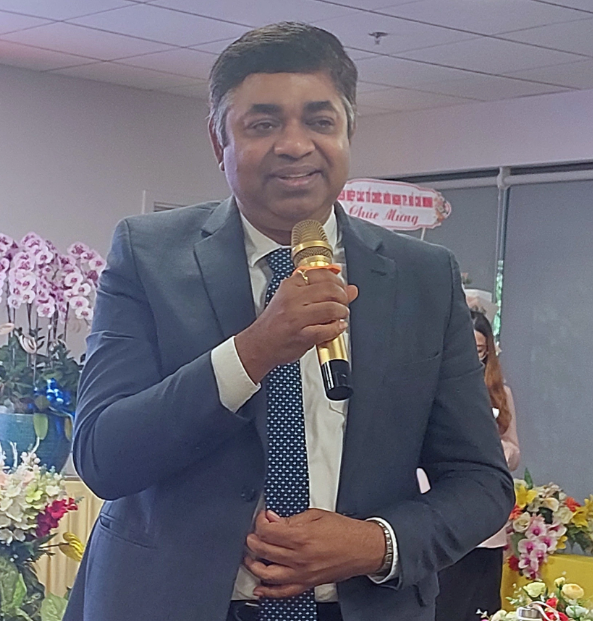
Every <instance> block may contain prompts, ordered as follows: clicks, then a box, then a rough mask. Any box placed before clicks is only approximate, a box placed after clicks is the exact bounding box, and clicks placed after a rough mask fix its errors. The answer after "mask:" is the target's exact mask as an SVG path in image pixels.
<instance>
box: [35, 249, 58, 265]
mask: <svg viewBox="0 0 593 621" xmlns="http://www.w3.org/2000/svg"><path fill="white" fill-rule="evenodd" d="M53 258H54V255H53V254H52V253H51V252H50V251H49V248H48V247H47V246H45V247H39V248H38V249H37V250H36V252H35V262H36V263H37V265H47V264H48V263H51V261H52V259H53Z"/></svg>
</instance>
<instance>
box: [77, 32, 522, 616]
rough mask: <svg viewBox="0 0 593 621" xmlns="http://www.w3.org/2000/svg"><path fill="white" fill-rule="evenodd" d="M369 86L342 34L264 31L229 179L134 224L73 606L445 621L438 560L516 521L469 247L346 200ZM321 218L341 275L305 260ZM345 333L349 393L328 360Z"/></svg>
mask: <svg viewBox="0 0 593 621" xmlns="http://www.w3.org/2000/svg"><path fill="white" fill-rule="evenodd" d="M355 89H356V69H355V67H354V65H353V63H352V61H351V60H350V59H349V58H348V56H347V55H346V54H345V52H344V50H343V48H342V46H341V44H340V43H339V41H338V40H337V39H336V38H335V37H333V35H330V34H329V33H327V32H325V31H323V30H320V29H318V28H314V27H310V26H305V25H302V24H279V25H274V26H268V27H265V28H262V29H258V30H255V31H252V32H250V33H247V34H246V35H244V36H243V37H242V38H241V39H239V40H238V41H237V42H235V43H234V44H232V45H231V46H229V48H227V50H225V52H223V54H222V55H221V56H220V58H219V59H218V61H217V62H216V64H215V66H214V68H213V71H212V74H211V106H212V113H211V118H210V129H211V136H212V142H213V146H214V151H215V154H216V157H217V159H218V162H219V164H220V168H221V170H224V171H225V174H226V177H227V180H228V182H229V185H230V186H231V189H232V192H233V196H232V198H230V199H228V200H226V201H223V202H222V203H208V204H204V205H198V206H195V207H189V208H186V209H180V210H175V211H172V212H169V213H158V214H153V215H150V216H140V217H132V218H128V219H126V220H124V221H123V222H121V223H120V224H119V225H118V228H117V230H116V233H115V237H114V242H113V247H112V251H111V254H110V257H109V264H108V268H107V269H106V270H105V272H104V274H103V276H102V280H101V286H100V291H99V296H98V300H97V306H96V310H95V319H94V323H93V330H92V334H91V335H90V337H89V340H88V356H87V361H86V364H85V368H84V373H83V378H82V382H81V387H80V396H79V407H78V412H77V419H76V433H75V443H74V456H75V462H76V466H77V469H78V471H79V473H80V474H81V476H82V477H83V479H84V480H85V482H86V483H87V484H88V485H89V487H90V488H91V489H92V490H94V491H95V492H96V493H97V494H98V495H99V496H101V497H102V498H105V499H106V500H107V502H106V503H105V505H104V507H103V510H102V512H101V515H100V517H99V519H98V521H97V524H96V525H95V528H94V530H93V533H92V535H91V538H90V541H89V543H88V547H87V552H86V554H85V558H84V560H83V562H82V565H81V568H80V571H79V574H78V578H77V581H76V584H75V586H74V589H73V591H72V594H71V599H70V604H69V607H68V610H67V612H66V616H65V620H66V621H157V620H158V621H162V620H163V619H170V620H172V621H198V620H200V621H201V620H204V621H225V619H228V620H232V619H235V620H237V619H238V620H244V619H245V620H248V619H253V620H255V619H259V620H261V621H293V620H294V621H296V620H307V621H312V620H314V619H318V620H320V621H324V620H328V619H342V618H343V619H344V620H345V621H363V620H364V621H371V620H372V621H382V620H385V621H387V620H388V619H389V620H393V619H397V620H401V621H429V620H431V619H433V618H434V599H435V596H436V591H437V583H436V572H437V571H438V570H439V569H441V568H442V567H444V566H446V565H448V564H451V563H453V562H455V561H456V560H458V559H459V558H460V557H462V556H463V555H464V554H465V553H467V552H468V551H469V550H471V549H472V548H473V547H474V546H475V545H477V544H478V543H479V542H480V541H483V540H484V539H485V538H486V537H487V536H488V535H490V534H492V533H494V532H495V531H496V530H497V529H499V528H500V527H501V526H502V524H503V523H504V521H505V519H506V518H507V516H508V514H509V512H510V509H511V507H512V501H513V492H512V480H511V478H510V475H509V474H508V471H507V468H506V464H505V460H504V456H503V453H502V449H501V446H500V441H499V439H498V435H497V432H496V427H495V423H494V420H493V418H492V414H491V409H490V404H489V401H488V397H487V394H486V390H485V387H484V383H483V379H482V373H481V369H480V365H479V362H478V359H477V355H476V349H475V343H474V338H473V332H472V327H471V323H470V318H469V312H468V309H467V307H466V304H465V298H464V295H463V292H462V289H461V284H460V276H459V270H458V267H457V265H456V263H455V260H454V259H453V257H452V255H451V253H450V252H449V251H447V250H445V249H444V248H441V247H438V246H433V245H429V244H425V243H422V242H419V241H417V240H415V239H412V238H409V237H404V236H400V235H397V234H394V233H391V232H388V231H385V230H383V229H381V228H379V227H376V226H373V225H371V224H368V223H364V222H362V221H360V220H356V219H352V218H350V217H348V216H347V215H346V214H345V213H344V211H343V210H342V209H341V207H340V206H339V204H337V203H336V202H335V201H336V198H337V196H338V194H339V192H340V190H341V189H342V187H343V185H344V183H345V181H346V179H347V175H348V167H349V147H350V138H351V136H352V133H353V131H354V118H355V117H354V111H355ZM305 219H314V220H317V221H319V222H321V223H323V224H324V226H325V229H326V232H327V234H328V237H329V239H330V242H331V243H332V245H333V246H334V250H335V254H334V262H335V263H337V264H339V265H340V266H341V267H342V273H341V274H340V275H336V274H334V273H332V272H331V271H329V270H316V271H314V272H309V273H308V278H304V277H303V276H302V275H301V274H299V273H294V274H292V275H290V272H291V268H290V265H289V264H288V261H289V258H287V252H288V251H287V248H286V247H287V246H288V245H289V244H290V232H291V229H292V228H293V226H294V225H295V224H296V223H298V222H300V221H302V220H305ZM346 283H351V284H346ZM339 334H344V335H345V336H346V337H347V339H348V341H349V347H350V349H351V359H352V380H353V388H354V393H353V396H352V397H351V399H350V400H349V401H348V402H330V401H329V400H328V399H327V398H326V397H325V394H324V393H323V388H322V382H321V374H320V371H319V366H318V363H317V361H316V359H315V345H317V344H320V343H324V342H326V341H328V340H331V339H333V338H334V337H336V336H338V335H339ZM418 467H422V468H424V470H425V471H426V472H427V474H428V476H429V478H430V481H431V486H432V488H431V490H430V492H429V493H427V494H425V495H420V494H419V491H418V485H417V480H416V469H417V468H418Z"/></svg>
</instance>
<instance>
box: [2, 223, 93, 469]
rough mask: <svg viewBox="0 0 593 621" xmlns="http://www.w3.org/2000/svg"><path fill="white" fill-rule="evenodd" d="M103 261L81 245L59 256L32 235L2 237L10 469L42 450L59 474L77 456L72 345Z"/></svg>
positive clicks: (5, 442)
mask: <svg viewBox="0 0 593 621" xmlns="http://www.w3.org/2000/svg"><path fill="white" fill-rule="evenodd" d="M104 267H105V261H104V259H103V258H102V257H101V256H99V254H98V253H96V252H95V251H94V250H91V249H90V248H88V247H87V246H86V245H84V244H82V243H76V244H73V245H72V246H70V248H69V249H68V251H67V253H66V254H60V252H59V251H58V249H57V248H56V247H55V246H54V244H52V243H51V242H50V241H49V240H45V239H42V238H41V237H40V236H39V235H37V234H35V233H29V234H28V235H26V236H25V237H24V238H23V239H22V240H21V241H20V242H18V243H17V242H16V241H14V240H13V239H11V238H10V237H8V236H7V235H1V234H0V303H1V304H3V305H5V308H6V314H7V322H6V323H4V324H2V325H0V336H4V337H6V343H5V344H3V345H2V346H0V445H1V447H2V449H3V450H4V452H5V453H6V454H7V456H8V457H7V460H8V464H9V465H11V463H10V459H11V457H10V456H11V455H12V452H11V451H10V450H9V448H10V443H15V444H16V446H17V451H18V452H23V451H26V450H29V449H31V447H32V446H35V450H36V452H37V455H38V457H39V459H40V460H41V463H43V464H46V465H47V466H49V467H52V466H53V467H55V468H56V470H57V471H60V470H61V469H62V468H63V466H64V464H65V463H66V460H67V458H68V455H69V453H70V446H71V440H72V418H73V414H74V410H75V407H76V390H77V385H78V379H79V375H80V369H81V364H80V363H79V362H78V361H77V360H76V359H75V358H74V357H73V356H72V355H71V354H70V352H69V350H68V348H67V345H66V339H67V334H68V327H69V325H70V324H72V323H75V322H76V323H83V324H85V325H86V324H88V323H89V322H90V320H91V319H92V305H93V302H94V296H95V292H96V287H97V283H98V279H99V275H100V273H101V271H102V270H103V268H104Z"/></svg>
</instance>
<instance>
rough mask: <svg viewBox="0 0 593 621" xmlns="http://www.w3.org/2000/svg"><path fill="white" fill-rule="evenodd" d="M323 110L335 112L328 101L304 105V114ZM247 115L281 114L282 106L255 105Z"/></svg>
mask: <svg viewBox="0 0 593 621" xmlns="http://www.w3.org/2000/svg"><path fill="white" fill-rule="evenodd" d="M323 110H329V111H330V112H337V111H336V107H335V106H334V105H333V103H332V102H331V101H329V100H325V101H309V102H307V103H306V104H305V112H307V113H309V114H310V113H312V112H321V111H323ZM247 114H273V115H280V114H282V106H279V105H278V104H271V103H270V104H268V103H255V104H252V105H251V107H250V108H249V111H248V112H247Z"/></svg>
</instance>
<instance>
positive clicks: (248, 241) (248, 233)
mask: <svg viewBox="0 0 593 621" xmlns="http://www.w3.org/2000/svg"><path fill="white" fill-rule="evenodd" d="M239 214H240V215H241V222H242V224H243V231H244V233H245V251H246V253H247V263H248V264H249V267H250V268H251V267H254V266H255V264H256V263H257V262H258V261H259V260H260V259H263V258H264V257H265V256H266V255H268V254H270V252H273V251H274V250H277V249H278V248H282V247H283V246H282V244H279V243H278V242H275V241H274V240H273V239H270V238H269V237H267V236H266V235H264V234H263V233H262V232H261V231H258V230H257V229H256V228H255V227H254V226H253V224H251V222H249V220H247V218H246V217H245V216H244V215H243V214H242V213H241V212H239ZM323 228H324V230H325V234H326V235H327V240H328V242H329V243H330V244H331V247H332V248H333V249H334V251H335V248H336V245H337V243H338V221H337V219H336V211H335V209H332V211H331V213H330V215H329V218H328V219H327V222H326V223H325V224H324V225H323ZM284 247H286V246H284Z"/></svg>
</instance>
